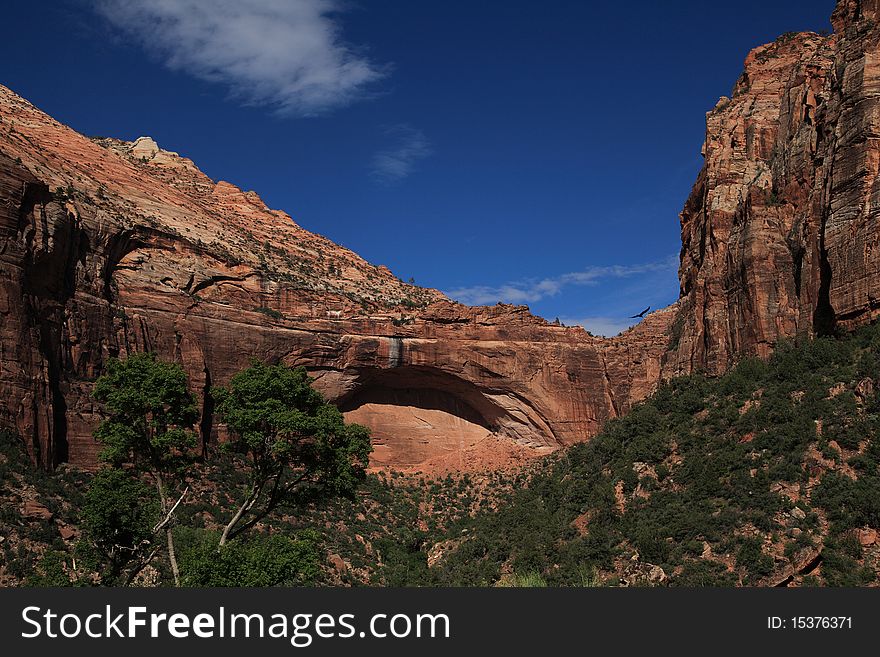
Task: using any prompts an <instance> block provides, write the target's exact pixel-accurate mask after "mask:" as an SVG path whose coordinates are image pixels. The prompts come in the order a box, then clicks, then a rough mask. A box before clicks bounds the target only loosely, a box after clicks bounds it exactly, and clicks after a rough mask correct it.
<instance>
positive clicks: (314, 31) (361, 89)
mask: <svg viewBox="0 0 880 657" xmlns="http://www.w3.org/2000/svg"><path fill="white" fill-rule="evenodd" d="M94 6H95V8H96V9H97V11H98V12H99V13H100V14H101V15H103V16H104V17H106V18H107V19H108V20H109V21H110V22H111V23H112V24H113V25H114V26H116V27H118V28H120V29H121V30H123V31H124V32H126V33H127V35H129V36H131V37H133V38H135V39H136V40H138V41H139V42H141V44H142V45H143V46H144V47H145V48H146V49H147V50H149V51H151V52H154V53H156V54H158V55H159V56H160V57H161V58H162V60H163V61H164V62H165V64H166V65H167V66H169V67H170V68H172V69H175V70H180V71H185V72H186V73H188V74H190V75H193V76H195V77H198V78H201V79H203V80H209V81H212V82H218V83H221V84H224V85H226V86H227V87H229V89H230V91H231V93H232V95H233V96H234V97H236V98H239V99H241V100H244V101H246V102H249V103H254V104H258V105H267V106H270V107H273V108H275V109H277V110H278V111H279V112H281V113H285V114H294V115H298V116H312V115H316V114H320V113H322V112H326V111H328V110H330V109H333V108H335V107H339V106H342V105H346V104H348V103H350V102H352V101H354V100H356V99H358V98H360V97H362V96H363V95H364V93H365V92H366V88H367V87H368V86H369V85H370V84H371V83H373V82H376V81H377V80H379V79H381V78H382V77H384V76H385V74H386V73H387V67H381V66H377V65H376V64H374V63H373V62H371V61H369V60H368V59H366V58H365V57H363V56H362V55H361V54H359V53H357V52H355V51H354V50H353V49H352V48H351V46H349V45H347V44H346V43H345V42H344V41H343V39H342V36H341V33H340V26H339V22H338V14H339V13H340V11H341V10H342V9H343V8H344V6H345V5H344V4H343V1H342V0H211V1H210V2H205V1H204V0H95V5H94Z"/></svg>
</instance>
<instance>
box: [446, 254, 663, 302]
mask: <svg viewBox="0 0 880 657" xmlns="http://www.w3.org/2000/svg"><path fill="white" fill-rule="evenodd" d="M677 267H678V256H677V255H673V256H669V257H668V258H665V259H664V260H661V261H659V262H650V263H645V264H638V265H610V266H606V267H588V268H586V269H584V270H581V271H576V272H569V273H567V274H562V275H560V276H556V277H553V278H544V279H540V280H525V281H519V282H514V283H507V284H505V285H500V286H491V285H474V286H471V287H461V288H457V289H455V290H448V291H447V294H448V295H449V296H450V297H452V298H453V299H456V300H457V301H460V302H461V303H464V304H468V305H473V306H482V305H487V304H494V303H498V302H499V301H501V302H504V303H514V304H522V303H535V302H537V301H540V300H542V299H545V298H547V297H553V296H556V295H557V294H559V293H560V292H561V291H562V290H563V289H564V288H565V287H567V286H570V285H598V284H599V283H600V282H601V281H602V280H603V279H615V278H628V277H631V276H637V275H639V274H650V273H657V272H668V271H670V270H674V269H675V268H677Z"/></svg>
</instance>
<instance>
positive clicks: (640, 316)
mask: <svg viewBox="0 0 880 657" xmlns="http://www.w3.org/2000/svg"><path fill="white" fill-rule="evenodd" d="M649 310H651V306H648V307H647V308H645V309H644V310H643V311H642V312H640V313H639V314H638V315H633V316H632V317H630V319H642V318H643V317H644V316H645V315H646V314H647V313H648V311H649Z"/></svg>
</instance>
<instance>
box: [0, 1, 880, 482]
mask: <svg viewBox="0 0 880 657" xmlns="http://www.w3.org/2000/svg"><path fill="white" fill-rule="evenodd" d="M878 20H880V0H841V2H839V3H838V6H837V8H836V10H835V12H834V15H833V18H832V23H833V26H834V32H833V33H832V34H827V35H820V34H814V33H803V34H788V35H784V36H783V37H780V38H779V39H778V40H777V41H775V42H774V43H772V44H768V45H765V46H761V47H759V48H756V49H754V50H753V51H752V52H751V53H750V54H749V55H748V58H747V60H746V65H745V71H744V73H743V75H742V77H741V78H740V79H739V81H738V82H737V83H736V86H735V88H734V90H733V93H732V95H731V97H730V98H726V97H725V98H722V99H721V100H720V101H719V102H718V104H717V105H716V107H715V108H714V109H713V110H712V111H711V112H710V113H709V114H708V116H707V130H706V141H705V145H704V149H703V153H704V156H705V166H704V167H703V170H702V172H701V173H700V175H699V177H698V180H697V182H696V184H695V186H694V188H693V191H692V193H691V195H690V198H689V199H688V201H687V203H686V205H685V208H684V210H683V212H682V214H681V233H682V251H681V266H680V283H681V297H680V300H679V301H678V302H677V303H676V304H675V305H674V306H672V307H670V308H667V309H664V310H662V311H658V312H655V313H652V314H650V315H649V316H648V317H647V318H646V319H645V320H644V321H643V322H642V323H641V324H639V325H638V326H636V327H635V328H633V329H631V330H629V331H627V332H625V333H623V334H622V335H621V336H618V337H616V338H612V339H601V338H596V337H593V336H591V335H590V334H588V333H587V332H585V331H584V330H583V329H580V328H567V327H563V326H558V325H555V324H551V323H548V322H546V321H545V320H543V319H540V318H537V317H534V316H532V315H531V314H529V312H528V310H527V309H526V308H524V307H515V306H506V305H498V306H493V307H474V308H472V307H466V306H462V305H460V304H456V303H454V302H452V301H450V300H448V299H446V298H445V297H444V296H443V295H442V294H441V293H440V292H437V291H436V290H428V289H423V288H418V287H415V286H412V285H407V284H405V283H403V282H401V281H400V280H398V279H397V278H396V277H395V276H393V275H392V274H391V272H390V271H388V269H387V268H384V267H377V266H374V265H371V264H369V263H367V262H365V261H364V260H362V259H361V258H359V257H358V256H357V255H356V254H354V253H352V252H351V251H348V250H346V249H344V248H342V247H339V246H338V245H336V244H333V243H332V242H330V241H329V240H327V239H325V238H322V237H320V236H318V235H315V234H313V233H310V232H309V231H306V230H304V229H303V228H301V227H300V226H298V225H297V224H296V223H295V222H294V220H293V219H292V218H291V217H290V216H288V215H287V214H285V213H283V212H279V211H276V210H271V209H269V208H267V207H266V206H265V205H264V204H263V202H262V201H261V200H260V198H259V197H258V196H257V195H256V194H255V193H253V192H244V191H242V190H240V189H238V188H237V187H235V186H233V185H231V184H229V183H226V182H222V181H221V182H215V181H213V180H210V179H209V178H208V177H207V176H205V175H204V174H203V173H201V172H200V171H199V170H198V169H197V168H196V166H195V165H194V164H193V163H192V162H191V161H190V160H188V159H187V158H185V157H181V156H179V155H178V154H176V153H171V152H167V151H164V150H161V149H160V148H159V147H158V146H157V145H156V143H155V142H154V141H153V140H151V139H149V138H140V139H138V140H136V141H134V142H123V141H118V140H114V139H88V138H86V137H84V136H82V135H79V134H77V133H76V132H74V131H73V130H71V129H69V128H67V127H65V126H63V125H61V124H60V123H58V122H57V121H55V120H54V119H52V118H51V117H49V116H47V115H46V114H44V113H42V112H40V111H39V110H38V109H36V108H35V107H33V106H32V105H31V104H29V103H28V102H27V101H25V100H23V99H22V98H20V97H18V96H17V95H15V94H14V93H13V92H11V91H10V90H8V89H6V88H3V87H0V119H2V122H0V322H2V323H0V423H2V424H4V425H6V426H9V427H12V428H14V429H15V430H16V431H17V432H18V433H19V434H20V435H21V436H22V437H23V438H24V439H25V440H26V441H27V444H28V446H29V449H30V450H31V453H32V455H33V457H34V460H35V461H36V462H38V463H39V464H41V465H42V466H44V467H47V468H51V467H54V466H55V465H57V464H59V463H61V462H65V461H70V462H73V463H76V464H80V465H93V464H94V463H95V460H96V455H97V450H98V446H97V445H96V443H95V441H94V440H93V438H92V431H93V429H94V427H95V426H96V424H97V422H98V421H99V420H100V409H99V408H97V407H96V406H95V404H94V403H93V401H92V399H91V396H90V393H91V387H92V384H93V382H94V380H95V379H96V377H97V376H99V374H100V373H101V371H102V369H103V367H104V364H105V363H106V361H107V359H108V358H110V357H114V356H119V357H121V356H124V355H125V354H127V353H131V352H133V351H142V350H151V351H156V352H157V353H158V354H159V355H160V356H161V357H163V358H166V359H172V360H175V361H177V362H179V363H181V364H182V365H183V367H184V368H185V369H186V371H187V373H188V375H189V377H190V381H191V383H192V386H193V390H194V392H195V393H196V394H197V395H198V397H199V399H200V401H201V403H202V420H201V422H200V432H201V435H202V439H203V442H204V444H205V445H208V444H209V443H210V442H211V441H215V440H217V439H218V426H217V423H216V421H215V420H216V418H214V415H213V408H212V405H211V401H210V397H209V396H207V395H205V391H206V390H207V389H208V388H210V386H212V385H217V384H223V383H225V382H227V381H228V380H229V377H230V376H231V375H232V374H233V373H234V372H235V371H237V370H238V369H241V368H242V367H244V366H246V365H247V364H248V362H249V360H250V359H251V358H259V359H264V360H269V361H281V362H285V363H288V364H290V365H303V366H305V367H306V368H307V369H308V370H309V371H310V373H311V374H312V376H313V377H314V378H315V381H316V385H317V386H318V387H319V388H320V389H321V390H322V391H323V392H324V393H325V394H326V395H327V397H328V398H330V399H331V400H333V401H334V402H335V403H337V404H338V405H339V406H340V407H341V408H342V410H343V411H344V412H345V413H346V414H347V416H348V417H349V418H350V419H354V420H357V421H360V422H364V423H366V424H368V425H370V426H371V427H372V428H373V429H374V439H375V445H376V452H375V454H374V461H375V462H377V463H379V464H382V465H384V466H388V467H423V466H425V465H426V464H430V463H432V462H439V463H442V464H445V465H447V466H448V465H452V466H453V467H455V466H456V464H457V465H458V467H463V466H464V464H466V463H469V462H474V463H476V464H478V465H487V463H488V464H489V465H491V464H492V460H491V457H492V456H493V455H495V454H508V455H514V456H516V454H523V453H529V454H534V453H544V452H546V451H550V450H553V449H556V448H558V447H560V446H563V445H569V444H572V443H574V442H577V441H581V440H586V439H588V438H589V437H590V436H592V435H594V434H595V433H596V432H597V431H598V430H599V428H600V427H601V426H602V424H603V423H604V422H605V421H606V420H608V419H609V418H613V417H616V416H618V415H620V414H621V413H624V412H626V410H627V409H628V408H629V407H630V406H631V405H632V404H633V403H635V402H637V401H639V400H641V399H643V398H644V397H645V396H647V395H648V394H650V393H651V392H652V391H653V390H654V389H655V388H656V386H657V385H658V383H659V381H660V380H661V379H662V378H664V377H669V376H673V375H676V374H681V373H688V372H692V371H706V372H709V373H719V372H722V371H724V370H725V369H726V368H727V367H729V366H730V365H731V364H732V363H733V362H735V361H736V359H738V358H740V357H742V356H744V355H760V356H766V355H767V354H769V353H770V351H771V350H772V348H773V346H774V345H775V344H776V343H777V342H778V341H779V340H780V339H782V338H787V337H793V336H813V335H819V334H825V333H831V332H833V331H835V330H838V329H848V328H851V327H853V326H855V325H857V324H859V323H863V322H867V321H870V320H872V319H874V318H875V317H876V316H877V315H878V314H880V283H878V282H877V281H878V274H880V257H878V256H880V253H878V252H877V251H876V249H877V247H878V236H880V233H878V225H877V222H878V216H880V195H878V184H880V183H878V175H877V174H878V167H880V148H878V139H880V52H878V41H880V28H878ZM220 430H221V431H222V427H220ZM475 455H476V457H477V458H474V457H475ZM487 458H488V459H489V460H488V462H487V460H486V459H487Z"/></svg>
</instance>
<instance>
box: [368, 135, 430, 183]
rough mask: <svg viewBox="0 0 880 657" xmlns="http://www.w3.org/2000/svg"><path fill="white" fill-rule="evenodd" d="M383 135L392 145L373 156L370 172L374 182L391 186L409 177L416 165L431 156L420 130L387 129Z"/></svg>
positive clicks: (426, 140) (428, 145) (425, 139)
mask: <svg viewBox="0 0 880 657" xmlns="http://www.w3.org/2000/svg"><path fill="white" fill-rule="evenodd" d="M385 135H386V136H387V137H389V138H390V139H391V140H393V142H394V145H393V146H392V147H391V148H388V149H386V150H383V151H380V152H378V153H376V154H375V155H374V156H373V161H372V162H371V164H370V170H371V172H372V174H373V177H374V178H376V180H378V181H379V182H381V183H384V184H386V185H391V184H394V183H396V182H399V181H401V180H403V179H404V178H406V177H407V176H409V175H410V174H411V173H412V172H413V170H414V169H415V166H416V164H417V163H418V162H419V161H420V160H423V159H425V158H426V157H428V155H430V154H431V145H430V144H429V143H428V139H427V138H426V137H425V135H424V133H423V132H422V131H421V130H416V129H415V128H413V127H411V126H408V125H397V126H393V127H391V128H388V129H387V130H386V131H385Z"/></svg>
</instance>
